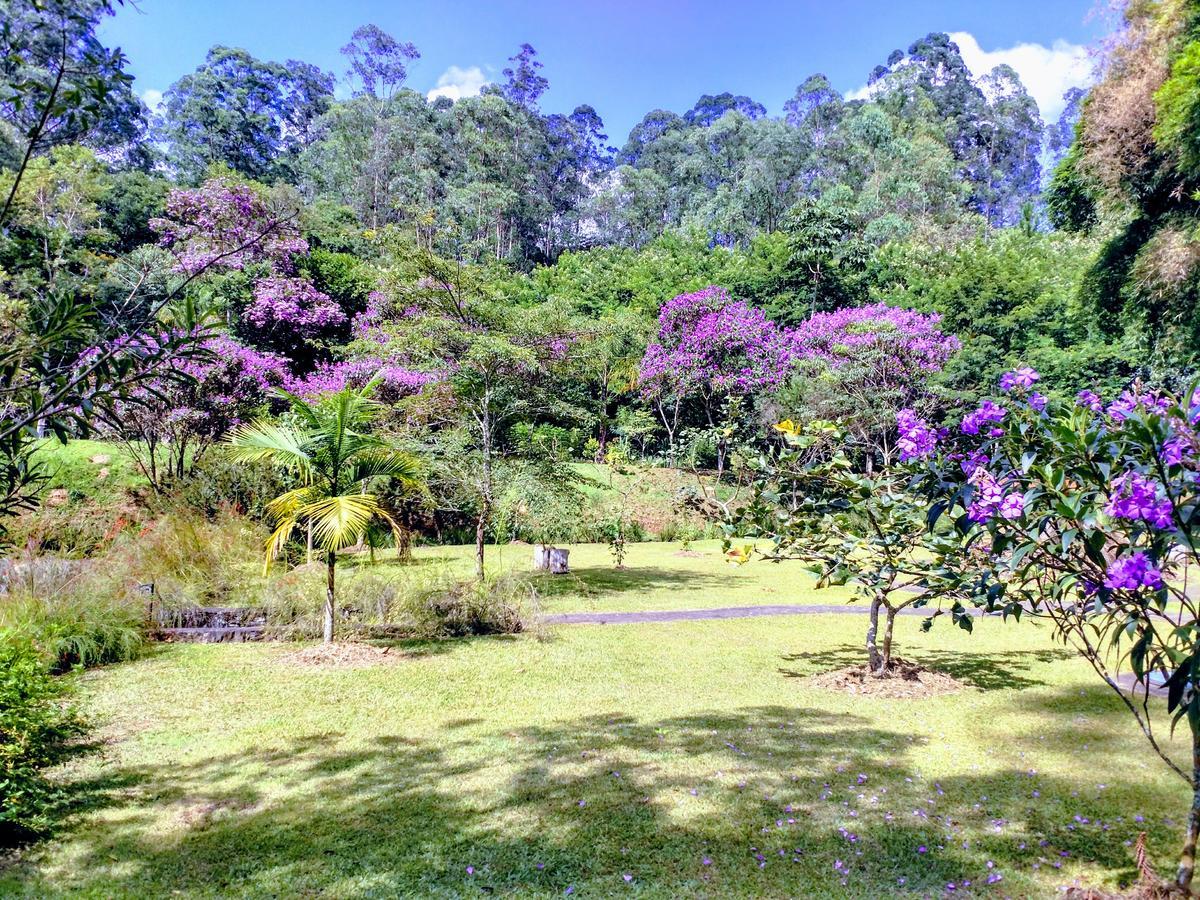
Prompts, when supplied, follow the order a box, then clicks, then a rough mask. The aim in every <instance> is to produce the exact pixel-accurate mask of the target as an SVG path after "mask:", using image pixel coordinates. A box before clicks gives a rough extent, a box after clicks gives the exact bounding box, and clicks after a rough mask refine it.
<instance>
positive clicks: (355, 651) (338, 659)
mask: <svg viewBox="0 0 1200 900" xmlns="http://www.w3.org/2000/svg"><path fill="white" fill-rule="evenodd" d="M279 660H280V662H282V663H284V664H287V665H293V666H302V667H305V668H319V669H362V668H366V667H368V666H378V665H392V664H394V663H399V662H403V661H404V654H403V653H399V652H393V650H392V648H391V647H376V646H374V645H372V644H362V643H357V642H354V641H339V642H337V643H333V644H317V645H315V646H312V647H305V648H304V649H303V650H296V651H293V652H289V653H284V654H282V655H281V656H280V657H279Z"/></svg>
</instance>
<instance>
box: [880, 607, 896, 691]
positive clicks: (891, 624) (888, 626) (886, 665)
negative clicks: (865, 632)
mask: <svg viewBox="0 0 1200 900" xmlns="http://www.w3.org/2000/svg"><path fill="white" fill-rule="evenodd" d="M885 609H886V610H887V614H886V615H887V618H886V619H885V620H884V623H883V652H882V653H880V656H882V657H883V659H882V663H883V670H882V672H881V674H885V673H886V672H887V671H888V670H889V669H891V667H892V630H893V629H894V628H895V627H896V610H894V609H892V608H891V607H890V606H888V607H885Z"/></svg>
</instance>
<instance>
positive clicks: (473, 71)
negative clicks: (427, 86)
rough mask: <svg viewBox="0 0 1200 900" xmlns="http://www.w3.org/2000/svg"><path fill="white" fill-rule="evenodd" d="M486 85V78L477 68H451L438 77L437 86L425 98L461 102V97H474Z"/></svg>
mask: <svg viewBox="0 0 1200 900" xmlns="http://www.w3.org/2000/svg"><path fill="white" fill-rule="evenodd" d="M487 83H488V77H487V76H486V75H484V74H483V69H481V68H479V66H469V67H467V68H465V69H463V68H461V67H459V66H451V67H450V68H448V69H447V70H446V71H445V72H443V73H442V74H441V75H439V76H438V80H437V85H436V86H435V87H434V88H433V90H431V91H430V92H429V93H428V94H426V95H425V96H426V97H428V98H429V99H430V100H436V99H437V98H438V97H449V98H450V99H451V100H461V99H462V98H463V97H474V96H475V95H476V94H478V93H479V92H480V91H481V90H482V89H483V86H484V85H485V84H487Z"/></svg>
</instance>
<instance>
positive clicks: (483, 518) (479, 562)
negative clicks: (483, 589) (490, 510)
mask: <svg viewBox="0 0 1200 900" xmlns="http://www.w3.org/2000/svg"><path fill="white" fill-rule="evenodd" d="M486 523H487V514H486V513H482V512H481V513H480V514H479V518H478V520H476V522H475V580H476V581H483V533H484V526H485V525H486Z"/></svg>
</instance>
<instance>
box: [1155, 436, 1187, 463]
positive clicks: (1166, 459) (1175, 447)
mask: <svg viewBox="0 0 1200 900" xmlns="http://www.w3.org/2000/svg"><path fill="white" fill-rule="evenodd" d="M1187 450H1188V442H1187V441H1186V440H1184V439H1183V438H1181V437H1175V438H1171V439H1170V440H1169V441H1167V442H1166V443H1164V444H1163V448H1162V454H1161V458H1162V461H1163V465H1167V466H1178V465H1181V464H1182V463H1183V458H1184V455H1185V454H1186V453H1187Z"/></svg>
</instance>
